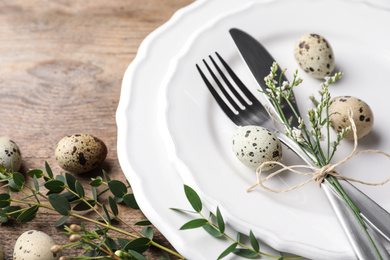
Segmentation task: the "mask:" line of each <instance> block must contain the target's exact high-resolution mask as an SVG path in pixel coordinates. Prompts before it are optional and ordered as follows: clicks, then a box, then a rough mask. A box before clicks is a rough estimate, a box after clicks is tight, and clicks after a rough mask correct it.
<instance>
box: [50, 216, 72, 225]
mask: <svg viewBox="0 0 390 260" xmlns="http://www.w3.org/2000/svg"><path fill="white" fill-rule="evenodd" d="M68 218H69V216H63V217H62V218H60V219H59V220H58V221H57V222H56V223H55V224H54V226H55V227H60V226H62V225H64V224H65V222H66V221H67V220H68Z"/></svg>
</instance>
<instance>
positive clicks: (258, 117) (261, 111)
mask: <svg viewBox="0 0 390 260" xmlns="http://www.w3.org/2000/svg"><path fill="white" fill-rule="evenodd" d="M229 32H230V35H231V37H232V39H233V41H234V43H235V44H236V46H237V49H238V51H239V53H240V55H241V57H242V59H243V60H244V61H245V63H246V64H247V67H248V68H249V70H250V71H251V73H252V75H253V76H254V78H255V80H256V81H257V83H258V86H259V88H260V90H265V89H266V85H265V82H264V78H265V77H266V76H267V75H268V74H269V72H270V67H271V65H272V64H273V62H274V61H275V60H274V59H273V58H272V56H271V55H270V54H269V53H268V51H267V50H266V49H265V48H264V47H263V46H262V45H261V44H260V43H259V42H258V41H257V40H256V39H254V38H253V37H252V36H250V35H249V34H247V33H246V32H243V31H241V30H239V29H236V28H233V29H230V30H229ZM216 57H217V61H216V59H214V58H213V57H212V56H211V55H210V56H209V59H210V61H211V64H212V66H211V65H209V63H208V62H206V60H203V63H204V65H205V66H206V68H207V71H208V73H209V74H210V75H211V77H212V81H209V80H208V79H207V76H206V75H205V73H204V72H203V71H202V69H201V68H200V66H199V65H198V64H196V67H197V70H198V72H199V73H200V75H201V77H202V79H203V81H204V82H205V84H206V86H207V88H208V89H209V91H210V92H211V94H212V96H213V97H214V99H215V100H216V101H217V103H218V105H219V106H220V107H221V109H222V110H223V111H224V113H225V114H226V115H227V116H228V117H229V118H230V119H231V120H232V121H233V122H234V123H235V124H236V125H237V126H245V125H258V126H262V127H264V128H267V129H269V130H273V131H274V132H275V133H276V134H277V136H278V138H279V140H280V141H281V142H282V143H283V144H284V145H285V146H286V147H288V148H290V149H291V150H292V151H293V152H294V153H295V154H296V155H297V156H298V157H300V158H301V159H302V160H303V161H304V162H305V163H306V164H308V165H310V166H316V165H315V164H314V162H313V160H312V158H310V157H309V156H308V153H305V152H304V151H302V148H301V147H300V146H298V145H297V144H296V143H295V142H294V141H293V140H292V139H291V138H290V137H288V136H287V135H285V134H283V133H281V132H280V131H278V126H277V123H275V121H274V120H273V118H272V117H271V115H270V113H271V112H270V111H269V110H267V109H266V108H265V107H264V106H263V104H262V103H260V101H259V100H258V99H257V98H256V97H255V96H254V95H253V94H252V93H251V92H250V91H249V90H248V89H247V88H246V86H245V85H244V83H243V82H242V81H241V80H240V79H239V78H238V77H237V75H236V74H235V73H234V71H233V70H232V69H231V68H230V67H229V65H228V64H227V63H226V62H225V61H224V60H223V58H222V57H221V56H220V55H219V54H218V53H216ZM218 63H219V64H222V68H223V69H221V67H220V66H219V65H218ZM213 68H214V69H213ZM223 70H224V71H225V72H223ZM214 71H216V73H215V72H214ZM226 72H227V74H228V76H227V75H225V73H226ZM281 74H282V73H281V71H280V70H279V71H278V75H281ZM217 75H218V76H217ZM283 77H284V75H283ZM219 79H222V82H221V81H220V80H219ZM231 80H232V81H233V83H232V82H231ZM285 80H287V79H286V78H282V82H283V81H285ZM212 82H214V83H215V84H214V85H217V86H218V88H219V90H220V91H219V92H218V91H216V89H215V88H214V86H213V84H212ZM234 85H235V86H234ZM237 89H239V91H237ZM219 93H221V94H222V95H220V94H219ZM229 93H230V94H229ZM265 100H266V103H267V104H266V106H267V107H268V108H269V109H274V107H273V105H272V103H271V102H270V101H269V99H268V98H266V99H265ZM237 101H238V102H237ZM240 104H241V105H243V106H245V107H244V108H242V106H240ZM293 106H294V110H295V112H296V113H298V114H299V110H298V107H297V105H296V103H293ZM281 107H282V108H283V113H284V114H285V115H286V117H287V118H289V117H290V116H292V115H293V110H292V109H291V107H290V105H288V104H281ZM232 109H233V110H232ZM273 112H275V110H273ZM272 116H273V117H275V116H277V113H272ZM292 118H293V121H292V123H291V125H292V126H296V127H297V126H298V125H299V122H298V119H297V117H296V116H292ZM274 124H275V125H274ZM338 182H339V184H340V186H341V188H342V189H343V191H344V192H345V193H346V194H347V195H348V197H349V198H350V200H351V201H352V202H353V203H354V204H355V205H356V206H357V208H358V209H359V212H356V211H354V210H352V209H351V207H350V206H349V205H348V204H347V202H345V200H344V199H343V198H342V197H341V196H340V194H339V193H338V192H337V191H336V190H335V188H334V187H333V186H332V184H331V183H330V182H329V179H328V178H325V180H324V182H323V183H322V184H323V185H322V186H321V189H322V190H323V191H324V192H325V194H326V195H327V197H328V199H329V201H330V204H331V205H332V207H333V209H334V211H335V213H336V215H337V217H338V219H339V221H340V223H341V225H342V227H343V229H344V232H345V234H346V236H347V237H348V240H349V241H350V243H351V246H352V248H353V249H354V252H355V254H356V256H357V258H358V259H369V260H371V259H390V256H389V254H388V252H387V250H386V248H385V246H384V245H383V243H382V240H381V239H380V237H379V236H378V234H380V235H381V237H383V238H384V239H386V240H387V241H389V242H390V214H389V213H388V212H387V211H386V210H385V209H383V208H382V207H381V206H380V205H378V204H377V203H376V202H375V201H373V200H372V199H371V198H369V197H368V196H367V195H365V194H364V193H363V192H362V191H360V190H359V189H358V188H356V187H355V186H354V185H352V184H351V183H350V182H349V181H347V180H344V179H338ZM356 214H359V215H360V216H361V218H362V219H363V220H364V225H363V226H362V223H360V221H359V220H358V219H357V217H356ZM368 234H369V235H368Z"/></svg>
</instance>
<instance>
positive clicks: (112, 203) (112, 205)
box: [108, 196, 119, 217]
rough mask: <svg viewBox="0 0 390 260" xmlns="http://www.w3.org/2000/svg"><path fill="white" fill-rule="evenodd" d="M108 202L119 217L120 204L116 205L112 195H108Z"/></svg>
mask: <svg viewBox="0 0 390 260" xmlns="http://www.w3.org/2000/svg"><path fill="white" fill-rule="evenodd" d="M108 204H109V205H110V208H111V211H112V213H113V214H114V216H115V217H117V216H118V214H119V212H118V206H117V205H116V202H115V200H114V199H113V198H112V197H111V196H109V197H108Z"/></svg>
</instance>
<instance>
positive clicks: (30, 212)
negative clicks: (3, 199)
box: [16, 206, 39, 223]
mask: <svg viewBox="0 0 390 260" xmlns="http://www.w3.org/2000/svg"><path fill="white" fill-rule="evenodd" d="M38 209H39V207H38V206H32V207H30V208H28V209H26V210H25V211H23V212H22V213H21V214H20V215H19V216H18V217H17V219H16V220H17V221H19V222H22V223H26V222H29V221H31V220H33V219H34V218H35V216H36V215H37V212H38Z"/></svg>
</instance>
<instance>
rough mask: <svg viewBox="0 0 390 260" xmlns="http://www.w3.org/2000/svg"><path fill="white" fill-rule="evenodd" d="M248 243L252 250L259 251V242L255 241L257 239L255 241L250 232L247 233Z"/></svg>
mask: <svg viewBox="0 0 390 260" xmlns="http://www.w3.org/2000/svg"><path fill="white" fill-rule="evenodd" d="M249 242H250V243H251V246H252V248H253V250H255V251H256V252H259V251H260V245H259V241H257V239H256V237H255V235H254V234H253V232H252V230H251V231H250V232H249Z"/></svg>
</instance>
